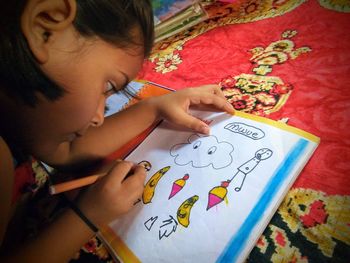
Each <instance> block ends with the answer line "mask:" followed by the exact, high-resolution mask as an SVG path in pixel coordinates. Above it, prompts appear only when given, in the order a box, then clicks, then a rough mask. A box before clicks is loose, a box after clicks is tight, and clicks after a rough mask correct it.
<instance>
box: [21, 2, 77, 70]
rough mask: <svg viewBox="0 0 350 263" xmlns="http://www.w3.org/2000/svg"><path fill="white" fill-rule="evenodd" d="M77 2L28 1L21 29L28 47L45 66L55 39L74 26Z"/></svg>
mask: <svg viewBox="0 0 350 263" xmlns="http://www.w3.org/2000/svg"><path fill="white" fill-rule="evenodd" d="M76 8H77V7H76V1H75V0H28V1H27V4H26V6H25V8H24V11H23V14H22V17H21V27H22V32H23V34H24V36H25V37H26V39H27V42H28V45H29V47H30V49H31V51H32V53H33V54H34V56H35V57H36V59H37V60H38V62H39V63H41V64H44V63H45V62H47V60H48V59H49V49H50V47H51V46H52V43H53V41H54V40H55V37H56V36H57V35H59V33H60V32H61V31H63V30H65V29H66V28H68V27H69V26H71V25H72V23H73V20H74V18H75V15H76Z"/></svg>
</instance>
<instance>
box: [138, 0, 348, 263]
mask: <svg viewBox="0 0 350 263" xmlns="http://www.w3.org/2000/svg"><path fill="white" fill-rule="evenodd" d="M231 2H233V3H226V4H224V3H214V4H209V5H207V6H206V7H205V8H206V11H207V12H208V15H209V17H210V18H209V19H207V20H205V21H204V22H202V23H200V24H198V25H196V26H195V27H192V28H190V29H189V30H187V31H184V32H182V33H180V34H177V35H174V36H172V37H170V38H168V39H165V40H163V41H161V42H159V43H157V44H156V46H155V48H154V50H153V53H152V55H151V57H150V58H149V60H148V61H146V63H145V65H144V69H143V70H142V72H141V73H140V75H139V78H142V79H145V80H149V81H153V82H156V83H158V84H161V85H164V86H167V87H170V88H173V89H176V90H179V89H183V88H186V87H194V86H198V85H202V84H220V85H221V87H222V89H223V91H224V93H225V95H226V97H227V99H228V101H230V102H231V103H232V105H233V106H234V107H235V109H236V110H239V111H244V112H248V113H252V114H257V115H262V116H266V117H268V118H271V119H276V120H277V119H282V118H287V119H288V123H289V124H290V125H292V126H295V127H298V128H301V129H303V130H306V131H308V132H311V133H313V134H315V135H317V136H319V137H320V138H321V143H320V146H319V147H318V149H317V150H316V152H315V154H314V155H313V157H312V158H311V160H310V161H309V163H308V164H307V166H306V167H305V168H304V170H303V171H302V173H301V174H300V176H299V177H298V179H297V181H296V182H295V184H294V185H293V187H292V188H291V190H290V191H289V193H288V194H287V196H286V197H285V199H284V201H283V202H282V204H281V206H280V208H279V209H278V211H277V212H276V214H275V215H274V217H273V219H272V220H271V222H270V224H269V225H268V227H267V228H266V230H265V232H264V233H263V235H262V236H261V238H260V239H259V241H258V243H257V244H256V247H255V248H254V249H253V251H252V252H251V254H250V256H249V258H248V262H349V260H350V1H349V0H309V1H306V0H245V1H231Z"/></svg>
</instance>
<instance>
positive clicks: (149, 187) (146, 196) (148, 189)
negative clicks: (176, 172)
mask: <svg viewBox="0 0 350 263" xmlns="http://www.w3.org/2000/svg"><path fill="white" fill-rule="evenodd" d="M169 169H170V166H166V167H164V168H162V169H160V170H159V171H158V172H156V173H155V174H154V175H152V177H151V178H150V179H149V180H148V182H147V183H146V185H145V189H144V190H143V194H142V201H143V203H144V204H148V203H150V202H151V201H152V198H153V196H154V191H155V189H156V186H157V184H158V182H159V180H160V178H162V176H163V175H164V174H165V173H166V172H167V171H169Z"/></svg>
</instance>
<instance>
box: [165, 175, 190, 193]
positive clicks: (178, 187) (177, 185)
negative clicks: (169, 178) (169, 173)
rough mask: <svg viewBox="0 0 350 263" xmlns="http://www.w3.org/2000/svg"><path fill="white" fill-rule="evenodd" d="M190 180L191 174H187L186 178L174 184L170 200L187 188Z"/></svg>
mask: <svg viewBox="0 0 350 263" xmlns="http://www.w3.org/2000/svg"><path fill="white" fill-rule="evenodd" d="M188 178H190V175H189V174H185V175H184V177H182V178H181V179H178V180H176V181H175V182H174V183H173V186H172V188H171V192H170V195H169V198H168V199H170V198H172V197H173V196H174V195H176V194H177V193H178V192H180V191H181V190H182V188H183V187H184V186H185V184H186V181H187V180H188Z"/></svg>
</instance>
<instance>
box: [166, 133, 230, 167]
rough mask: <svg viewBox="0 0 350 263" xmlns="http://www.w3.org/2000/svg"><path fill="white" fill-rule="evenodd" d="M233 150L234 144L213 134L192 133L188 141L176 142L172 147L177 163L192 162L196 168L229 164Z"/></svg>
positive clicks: (171, 150)
mask: <svg viewBox="0 0 350 263" xmlns="http://www.w3.org/2000/svg"><path fill="white" fill-rule="evenodd" d="M232 152H233V146H232V144H230V143H228V142H219V141H218V139H217V138H216V137H215V136H213V135H210V136H204V137H201V136H199V135H198V134H192V135H191V136H190V137H189V138H188V141H187V142H186V143H180V144H176V145H174V146H173V147H172V148H171V149H170V155H171V156H173V157H175V159H174V162H175V163H176V164H177V165H180V166H184V165H187V164H191V165H192V167H194V168H203V167H207V166H212V167H213V168H214V169H221V168H225V167H227V166H229V165H230V164H231V163H232V156H231V153H232Z"/></svg>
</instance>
